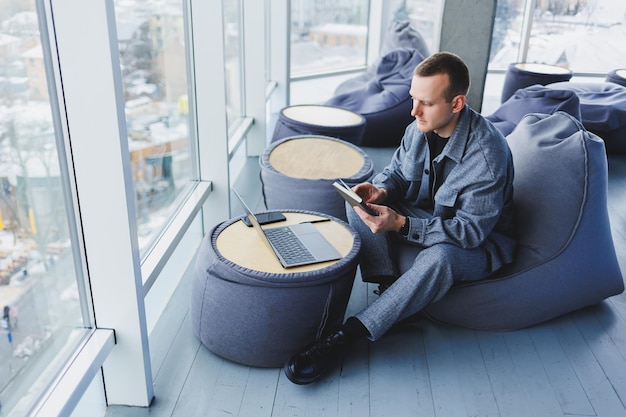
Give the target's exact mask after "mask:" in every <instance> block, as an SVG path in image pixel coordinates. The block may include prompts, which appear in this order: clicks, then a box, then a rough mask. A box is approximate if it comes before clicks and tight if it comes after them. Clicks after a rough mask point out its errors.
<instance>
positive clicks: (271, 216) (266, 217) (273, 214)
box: [241, 211, 287, 227]
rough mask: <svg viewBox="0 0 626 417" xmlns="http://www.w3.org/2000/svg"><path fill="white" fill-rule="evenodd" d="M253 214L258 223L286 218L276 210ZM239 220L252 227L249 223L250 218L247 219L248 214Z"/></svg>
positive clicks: (267, 222) (268, 222)
mask: <svg viewBox="0 0 626 417" xmlns="http://www.w3.org/2000/svg"><path fill="white" fill-rule="evenodd" d="M255 216H256V218H257V220H258V221H259V224H270V223H277V222H284V221H285V220H287V218H286V217H285V216H284V215H283V213H281V212H278V211H270V212H269V213H258V214H255ZM241 221H242V222H244V223H245V224H246V226H248V227H252V223H250V220H248V216H244V217H243V219H241Z"/></svg>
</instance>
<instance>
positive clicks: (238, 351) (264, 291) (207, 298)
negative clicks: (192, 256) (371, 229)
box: [191, 211, 361, 367]
mask: <svg viewBox="0 0 626 417" xmlns="http://www.w3.org/2000/svg"><path fill="white" fill-rule="evenodd" d="M284 214H285V217H286V218H287V221H286V222H281V223H276V224H271V225H266V226H264V227H265V228H270V227H277V226H281V225H285V224H294V223H300V222H306V221H314V220H323V219H327V218H330V221H323V222H319V223H315V227H316V228H317V229H318V230H319V231H320V232H321V233H322V234H323V235H324V237H325V238H326V239H327V240H328V241H329V242H330V243H331V244H332V245H333V246H334V247H335V248H336V249H337V250H338V251H339V252H340V253H341V254H342V256H343V258H342V259H340V260H338V261H329V262H324V263H319V264H313V265H307V266H300V267H295V268H289V269H284V268H283V267H282V266H281V265H280V263H279V262H278V260H277V259H276V257H275V256H274V254H273V253H271V252H270V250H269V249H268V248H267V247H266V246H265V244H264V242H263V241H262V240H261V238H260V237H259V235H258V234H256V232H255V230H254V229H253V228H251V227H247V226H246V225H245V224H244V223H243V222H242V221H241V217H238V218H235V219H231V220H228V221H226V222H223V223H221V224H218V225H217V226H215V227H214V228H213V229H212V230H211V231H210V233H208V234H207V235H206V236H205V238H204V240H203V241H202V244H201V246H200V249H199V251H198V255H197V261H196V266H195V271H194V277H193V283H192V298H191V320H192V326H193V331H194V333H195V334H196V336H197V337H198V338H199V339H200V341H201V342H202V344H204V345H205V346H206V347H207V348H208V349H209V350H210V351H212V352H213V353H215V354H217V355H219V356H222V357H224V358H226V359H229V360H232V361H235V362H239V363H242V364H245V365H248V366H256V367H281V366H283V364H284V363H285V361H286V360H287V359H289V357H290V356H291V355H292V354H293V353H294V352H296V351H297V350H298V349H301V348H302V347H304V346H306V345H307V344H309V343H310V342H311V341H313V340H314V339H316V338H317V337H319V336H320V335H321V334H322V333H324V332H325V331H328V330H329V329H330V328H332V327H333V326H336V325H338V324H341V323H342V322H343V319H344V314H345V310H346V306H347V304H348V299H349V298H350V292H351V290H352V283H353V281H354V276H355V273H356V267H357V255H358V252H359V250H360V247H361V241H360V239H359V237H358V235H357V234H356V232H355V231H354V230H353V229H352V228H351V227H350V226H349V225H348V224H346V223H344V222H342V221H341V220H339V219H337V218H332V217H329V216H324V215H320V214H318V213H313V212H305V211H290V212H284Z"/></svg>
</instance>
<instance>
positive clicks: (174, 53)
mask: <svg viewBox="0 0 626 417" xmlns="http://www.w3.org/2000/svg"><path fill="white" fill-rule="evenodd" d="M115 15H116V22H117V34H118V44H119V51H120V65H121V70H122V77H123V85H124V95H125V102H126V104H125V115H126V125H127V132H128V143H129V151H130V161H131V169H132V178H133V182H134V188H135V202H136V215H137V230H138V238H139V247H140V250H141V253H142V255H145V254H146V252H147V251H149V249H150V247H151V245H153V244H154V243H155V241H156V239H158V237H159V236H160V233H161V232H162V231H163V228H164V226H165V225H167V222H168V219H169V218H170V217H171V216H172V215H173V214H174V212H175V211H176V210H177V209H178V207H179V206H180V204H181V201H182V198H184V197H185V196H186V191H188V190H189V185H190V180H191V179H195V177H196V174H195V172H196V169H195V163H194V158H193V157H192V154H193V152H194V147H193V146H192V142H191V139H190V118H189V97H188V85H189V83H188V80H187V74H188V72H187V57H186V53H185V50H186V48H185V43H186V37H185V19H184V18H183V16H184V14H183V4H182V2H181V0H167V1H164V2H159V3H153V2H150V3H147V2H143V1H116V2H115Z"/></svg>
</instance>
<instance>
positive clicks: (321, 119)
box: [271, 104, 365, 145]
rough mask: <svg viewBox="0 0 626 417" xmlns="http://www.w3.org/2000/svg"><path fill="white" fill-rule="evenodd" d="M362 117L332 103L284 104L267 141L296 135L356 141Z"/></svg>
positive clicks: (360, 135)
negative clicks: (272, 133)
mask: <svg viewBox="0 0 626 417" xmlns="http://www.w3.org/2000/svg"><path fill="white" fill-rule="evenodd" d="M364 133H365V118H364V117H363V116H361V115H360V114H358V113H355V112H353V111H351V110H346V109H342V108H340V107H336V106H326V105H318V104H303V105H297V106H289V107H285V108H284V109H282V110H281V111H280V114H279V115H278V121H277V122H276V128H275V129H274V135H273V136H272V140H271V142H275V141H277V140H279V139H282V138H286V137H290V136H297V135H323V136H331V137H334V138H339V139H343V140H345V141H346V142H350V143H354V144H355V145H360V144H361V141H362V140H363V134H364Z"/></svg>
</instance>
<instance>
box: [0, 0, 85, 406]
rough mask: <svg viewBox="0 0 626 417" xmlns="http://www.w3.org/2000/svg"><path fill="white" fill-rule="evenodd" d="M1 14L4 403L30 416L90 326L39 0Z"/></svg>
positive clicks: (17, 2) (13, 2)
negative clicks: (52, 102)
mask: <svg viewBox="0 0 626 417" xmlns="http://www.w3.org/2000/svg"><path fill="white" fill-rule="evenodd" d="M0 10H2V11H3V12H2V17H1V19H2V22H1V24H0V39H2V43H3V48H2V49H1V50H0V108H1V110H0V148H1V150H0V155H1V156H0V309H1V310H2V318H1V319H0V336H2V337H1V339H0V402H1V407H2V411H3V412H5V413H8V414H10V415H12V416H23V415H28V414H29V411H30V409H31V407H32V406H33V405H34V403H35V402H36V401H37V400H38V399H39V395H40V394H41V393H42V392H43V388H42V387H45V386H47V385H48V384H49V383H50V382H51V381H52V380H53V379H54V377H55V376H56V373H57V372H58V371H59V369H61V367H62V366H63V365H64V364H65V362H66V360H67V358H68V357H69V355H71V354H72V353H73V352H74V350H75V348H76V347H77V346H78V344H79V343H80V342H82V341H83V340H85V338H86V336H87V335H88V334H89V333H90V330H89V328H91V327H92V320H91V314H90V313H89V311H90V310H89V308H88V306H87V305H86V303H87V301H86V300H87V299H88V298H87V297H86V296H85V281H84V279H83V276H82V272H79V271H81V268H79V267H77V265H78V264H79V263H80V261H79V259H80V255H79V251H78V249H77V247H76V246H75V245H73V242H77V241H78V240H77V239H75V238H76V232H75V229H76V228H75V227H74V225H73V223H72V222H73V215H72V216H70V215H69V213H72V203H71V201H72V198H71V197H70V193H71V192H70V191H69V190H68V181H69V179H68V176H67V175H66V174H64V170H63V169H61V167H62V166H63V165H64V164H65V162H61V161H64V148H63V144H62V143H63V141H62V140H61V139H62V138H61V133H60V132H59V131H57V129H56V128H55V126H56V124H55V120H57V121H58V120H59V119H61V118H62V115H59V114H54V111H53V110H52V107H51V105H50V100H49V97H48V94H47V91H48V88H47V83H46V72H45V66H44V54H43V50H42V45H41V40H40V33H39V26H38V14H37V12H36V11H35V1H22V0H0ZM68 219H71V221H70V220H68Z"/></svg>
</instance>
